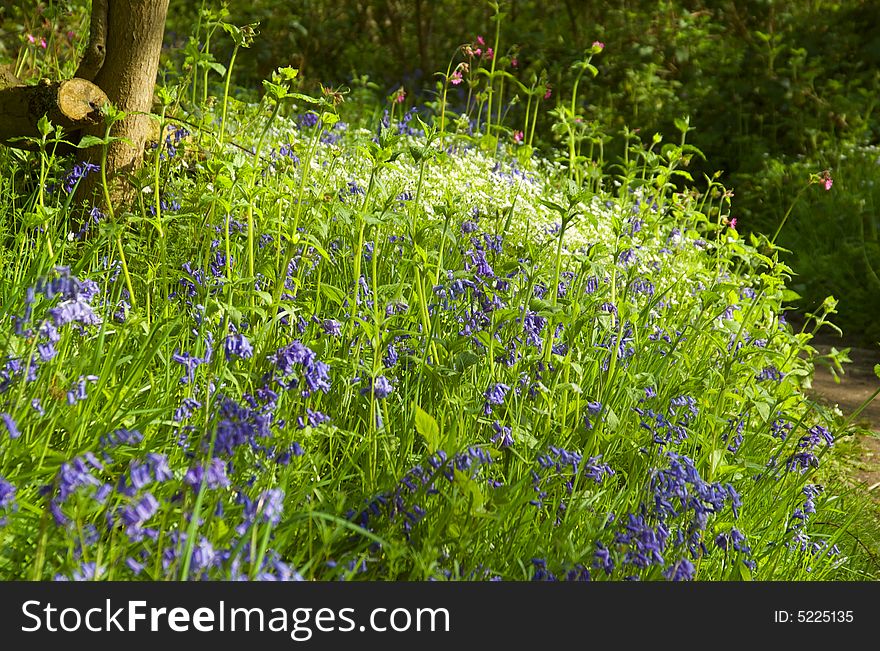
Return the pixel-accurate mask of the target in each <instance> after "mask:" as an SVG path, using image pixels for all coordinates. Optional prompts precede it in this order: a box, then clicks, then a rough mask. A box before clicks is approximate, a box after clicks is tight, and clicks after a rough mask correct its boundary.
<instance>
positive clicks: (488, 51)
mask: <svg viewBox="0 0 880 651" xmlns="http://www.w3.org/2000/svg"><path fill="white" fill-rule="evenodd" d="M494 56H495V52H493V51H492V48H486V58H487V59H489V60H490V61H491V60H492V57H494Z"/></svg>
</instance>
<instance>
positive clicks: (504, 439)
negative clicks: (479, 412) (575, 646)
mask: <svg viewBox="0 0 880 651" xmlns="http://www.w3.org/2000/svg"><path fill="white" fill-rule="evenodd" d="M492 429H493V430H495V435H494V436H493V437H492V442H493V443H495V444H497V445H498V447H500V448H509V447H510V446H511V445H513V437H512V436H511V429H510V428H509V427H506V426H504V425H502V424H501V423H499V422H498V421H497V420H496V421H495V422H494V423H492Z"/></svg>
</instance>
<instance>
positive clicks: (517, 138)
mask: <svg viewBox="0 0 880 651" xmlns="http://www.w3.org/2000/svg"><path fill="white" fill-rule="evenodd" d="M523 137H524V134H523V132H522V131H514V132H513V141H514V142H515V143H516V144H518V145H521V144H522V141H523Z"/></svg>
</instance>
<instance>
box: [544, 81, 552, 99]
mask: <svg viewBox="0 0 880 651" xmlns="http://www.w3.org/2000/svg"><path fill="white" fill-rule="evenodd" d="M550 95H552V91H551V90H550V84H547V92H545V93H544V99H550Z"/></svg>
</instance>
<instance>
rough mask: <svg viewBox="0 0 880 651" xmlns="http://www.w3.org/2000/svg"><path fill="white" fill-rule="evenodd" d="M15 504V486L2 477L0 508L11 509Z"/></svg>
mask: <svg viewBox="0 0 880 651" xmlns="http://www.w3.org/2000/svg"><path fill="white" fill-rule="evenodd" d="M14 504H15V486H14V485H12V483H11V482H9V481H7V480H6V479H4V478H3V477H0V509H7V510H9V509H10V508H11V507H12V506H13V505H14Z"/></svg>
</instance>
